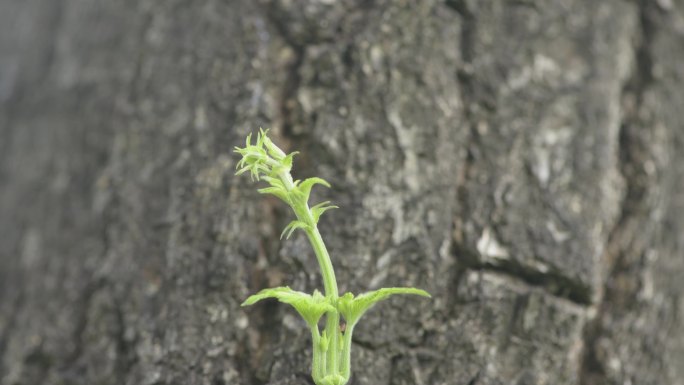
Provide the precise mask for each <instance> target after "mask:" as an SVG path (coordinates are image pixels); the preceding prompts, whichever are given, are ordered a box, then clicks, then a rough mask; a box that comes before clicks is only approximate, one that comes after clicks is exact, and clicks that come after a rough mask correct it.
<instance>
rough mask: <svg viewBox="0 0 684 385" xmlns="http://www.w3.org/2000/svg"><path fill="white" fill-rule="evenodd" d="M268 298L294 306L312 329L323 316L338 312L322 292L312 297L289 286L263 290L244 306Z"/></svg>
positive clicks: (315, 292) (250, 297)
mask: <svg viewBox="0 0 684 385" xmlns="http://www.w3.org/2000/svg"><path fill="white" fill-rule="evenodd" d="M266 298H277V299H278V300H279V301H280V302H283V303H286V304H289V305H292V307H294V308H295V310H297V313H299V315H301V316H302V318H304V321H306V323H307V324H308V325H309V326H310V327H314V326H316V325H317V324H318V320H319V319H320V318H321V316H323V314H325V313H327V312H334V311H336V310H335V308H334V307H333V306H332V305H331V304H330V302H329V300H328V298H326V297H324V296H323V294H321V292H320V291H318V290H315V291H314V293H313V295H311V294H307V293H303V292H301V291H294V290H292V289H290V288H289V287H287V286H282V287H274V288H271V289H264V290H261V291H260V292H258V293H256V294H254V295H251V296H249V298H247V300H245V302H243V303H242V306H250V305H253V304H255V303H257V302H259V301H261V300H262V299H266Z"/></svg>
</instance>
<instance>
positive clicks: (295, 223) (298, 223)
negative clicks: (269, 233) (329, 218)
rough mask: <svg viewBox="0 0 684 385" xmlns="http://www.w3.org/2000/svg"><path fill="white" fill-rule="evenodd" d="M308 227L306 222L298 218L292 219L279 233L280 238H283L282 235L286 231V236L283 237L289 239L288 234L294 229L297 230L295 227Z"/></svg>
mask: <svg viewBox="0 0 684 385" xmlns="http://www.w3.org/2000/svg"><path fill="white" fill-rule="evenodd" d="M308 228H309V225H307V224H306V223H304V222H302V221H300V220H294V221H292V222H290V223H289V224H288V225H287V226H285V229H284V230H283V232H282V233H281V234H280V239H283V235H285V233H287V237H286V238H285V239H290V236H291V235H292V233H293V232H294V231H295V230H297V229H302V230H306V229H308Z"/></svg>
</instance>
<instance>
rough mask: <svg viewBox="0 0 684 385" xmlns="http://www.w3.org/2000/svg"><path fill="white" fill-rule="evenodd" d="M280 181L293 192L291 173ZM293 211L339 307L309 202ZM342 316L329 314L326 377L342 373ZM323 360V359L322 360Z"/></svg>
mask: <svg viewBox="0 0 684 385" xmlns="http://www.w3.org/2000/svg"><path fill="white" fill-rule="evenodd" d="M280 180H281V181H282V182H283V184H284V185H285V188H286V189H287V190H288V191H289V190H292V189H293V188H294V187H295V186H294V182H293V180H292V175H290V173H289V172H283V173H281V174H280ZM292 209H293V210H294V212H295V215H296V216H297V218H298V219H299V220H300V221H302V222H304V223H307V224H308V225H309V228H308V229H307V230H306V235H307V237H308V238H309V242H310V243H311V246H312V247H313V250H314V253H315V254H316V259H317V260H318V265H319V266H320V269H321V275H322V276H323V287H324V288H325V295H326V296H327V297H330V298H331V300H332V301H333V304H334V306H337V298H338V297H339V293H338V291H337V280H336V279H335V271H334V270H333V265H332V262H331V261H330V254H328V249H327V248H326V247H325V243H324V242H323V238H322V237H321V233H320V232H319V231H318V227H317V226H316V222H315V221H314V218H313V214H312V213H311V209H310V208H309V205H308V203H307V202H292ZM339 328H340V315H339V313H338V312H337V311H334V312H329V313H328V315H327V320H326V325H325V330H326V334H327V335H328V337H329V338H330V344H329V345H328V351H327V353H326V357H325V358H324V362H325V364H324V365H325V368H326V372H325V375H326V376H327V375H336V374H339V372H340V366H339V365H340V362H339V354H340V349H339V346H340V345H339V344H340V342H341V341H340V331H339ZM322 360H323V359H322Z"/></svg>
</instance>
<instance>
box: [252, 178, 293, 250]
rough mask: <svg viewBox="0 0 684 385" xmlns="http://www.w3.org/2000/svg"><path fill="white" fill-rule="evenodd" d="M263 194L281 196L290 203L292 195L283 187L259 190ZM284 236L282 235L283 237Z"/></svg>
mask: <svg viewBox="0 0 684 385" xmlns="http://www.w3.org/2000/svg"><path fill="white" fill-rule="evenodd" d="M257 191H258V192H259V193H261V194H271V195H275V196H277V197H278V198H280V199H281V200H282V201H283V202H285V203H287V204H289V203H290V196H289V195H288V193H287V191H286V190H285V189H284V188H281V187H264V188H260V189H258V190H257ZM281 238H282V237H281Z"/></svg>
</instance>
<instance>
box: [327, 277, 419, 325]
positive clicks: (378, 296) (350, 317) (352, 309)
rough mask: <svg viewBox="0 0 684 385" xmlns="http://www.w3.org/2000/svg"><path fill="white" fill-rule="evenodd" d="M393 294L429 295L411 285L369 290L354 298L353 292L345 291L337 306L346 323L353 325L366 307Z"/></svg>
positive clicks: (368, 307)
mask: <svg viewBox="0 0 684 385" xmlns="http://www.w3.org/2000/svg"><path fill="white" fill-rule="evenodd" d="M394 294H414V295H420V296H422V297H430V294H429V293H428V292H426V291H425V290H421V289H416V288H413V287H389V288H383V289H378V290H374V291H369V292H367V293H363V294H360V295H359V296H358V297H356V298H354V294H352V293H346V294H344V295H343V296H341V297H340V298H339V300H338V303H337V308H338V310H339V311H340V314H342V316H343V317H344V319H345V320H346V321H347V323H348V324H351V325H352V326H353V325H355V324H356V322H358V320H359V319H360V318H361V316H363V314H364V313H365V312H366V311H367V310H368V309H370V308H371V307H373V305H375V304H376V303H378V302H380V301H382V300H384V299H387V298H388V297H391V296H392V295H394Z"/></svg>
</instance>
